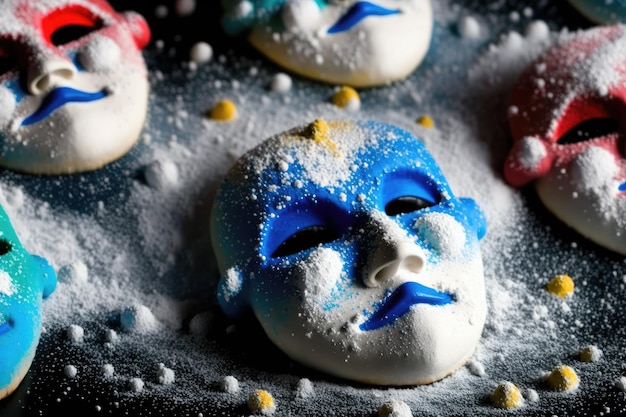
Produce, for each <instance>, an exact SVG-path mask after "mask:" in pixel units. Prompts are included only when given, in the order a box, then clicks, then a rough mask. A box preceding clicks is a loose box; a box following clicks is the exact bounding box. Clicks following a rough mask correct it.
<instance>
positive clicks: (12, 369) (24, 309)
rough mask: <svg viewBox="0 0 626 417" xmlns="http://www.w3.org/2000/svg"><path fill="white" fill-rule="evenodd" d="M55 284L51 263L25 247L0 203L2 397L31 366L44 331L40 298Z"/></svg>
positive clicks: (0, 385)
mask: <svg viewBox="0 0 626 417" xmlns="http://www.w3.org/2000/svg"><path fill="white" fill-rule="evenodd" d="M55 286H56V275H55V273H54V270H53V269H52V267H51V266H50V265H49V264H48V262H47V261H46V260H45V259H43V258H40V257H39V256H35V255H30V254H29V253H28V252H27V251H26V249H24V247H23V246H22V244H21V243H20V241H19V240H18V238H17V235H16V234H15V231H14V230H13V228H12V227H11V223H10V221H9V218H8V216H7V215H6V213H5V212H4V210H2V208H1V207H0V358H2V360H0V399H2V398H4V397H6V396H8V395H9V394H11V393H12V392H13V391H14V390H15V389H16V388H17V386H18V385H19V384H20V382H21V381H22V379H23V378H24V376H25V375H26V372H27V371H28V369H29V368H30V364H31V363H32V361H33V358H34V356H35V350H36V348H37V345H38V343H39V336H40V332H41V302H42V300H43V299H44V298H47V297H48V296H49V295H50V294H51V293H52V292H53V291H54V288H55Z"/></svg>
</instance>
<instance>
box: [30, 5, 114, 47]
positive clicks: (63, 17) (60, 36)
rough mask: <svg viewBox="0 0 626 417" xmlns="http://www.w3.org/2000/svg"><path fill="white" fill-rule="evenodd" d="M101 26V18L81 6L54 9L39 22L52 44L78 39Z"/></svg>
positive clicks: (66, 42)
mask: <svg viewBox="0 0 626 417" xmlns="http://www.w3.org/2000/svg"><path fill="white" fill-rule="evenodd" d="M103 26H104V24H103V22H102V19H100V18H99V17H98V16H96V15H94V14H93V13H92V12H91V11H89V10H87V9H85V8H84V7H81V6H69V7H66V8H62V9H58V10H55V11H53V12H52V13H50V14H49V15H47V16H46V17H44V19H43V20H42V23H41V27H42V30H43V35H44V36H45V37H46V39H47V40H48V41H49V42H50V43H51V44H52V45H54V46H62V45H67V44H69V43H71V42H74V41H77V40H80V39H82V38H84V37H86V36H88V35H89V34H90V33H93V32H95V31H97V30H99V29H101V28H102V27H103Z"/></svg>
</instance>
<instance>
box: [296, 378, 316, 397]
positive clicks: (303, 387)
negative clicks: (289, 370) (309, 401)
mask: <svg viewBox="0 0 626 417" xmlns="http://www.w3.org/2000/svg"><path fill="white" fill-rule="evenodd" d="M314 395H315V389H314V388H313V383H312V382H311V380H310V379H308V378H301V379H300V380H299V381H298V386H297V387H296V397H297V398H302V399H306V398H311V397H313V396H314Z"/></svg>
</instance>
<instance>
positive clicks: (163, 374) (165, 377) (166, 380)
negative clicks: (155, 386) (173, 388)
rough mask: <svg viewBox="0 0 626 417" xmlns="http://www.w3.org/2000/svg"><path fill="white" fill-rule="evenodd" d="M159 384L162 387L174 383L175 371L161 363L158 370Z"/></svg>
mask: <svg viewBox="0 0 626 417" xmlns="http://www.w3.org/2000/svg"><path fill="white" fill-rule="evenodd" d="M157 382H158V383H159V384H161V385H168V384H172V383H174V371H173V370H172V369H170V368H167V367H166V366H165V365H164V364H162V363H160V364H159V369H158V370H157Z"/></svg>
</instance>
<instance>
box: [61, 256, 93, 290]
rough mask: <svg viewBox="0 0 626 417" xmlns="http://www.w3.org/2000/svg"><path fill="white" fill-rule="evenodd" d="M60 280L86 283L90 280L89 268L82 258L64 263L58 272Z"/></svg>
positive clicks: (71, 282)
mask: <svg viewBox="0 0 626 417" xmlns="http://www.w3.org/2000/svg"><path fill="white" fill-rule="evenodd" d="M57 275H58V279H59V281H60V282H66V283H70V284H84V283H86V282H87V281H88V280H89V269H88V268H87V265H85V263H84V262H83V261H81V260H80V259H79V260H77V261H74V262H72V263H71V264H69V265H64V266H63V267H61V268H60V269H59V272H58V273H57Z"/></svg>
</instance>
